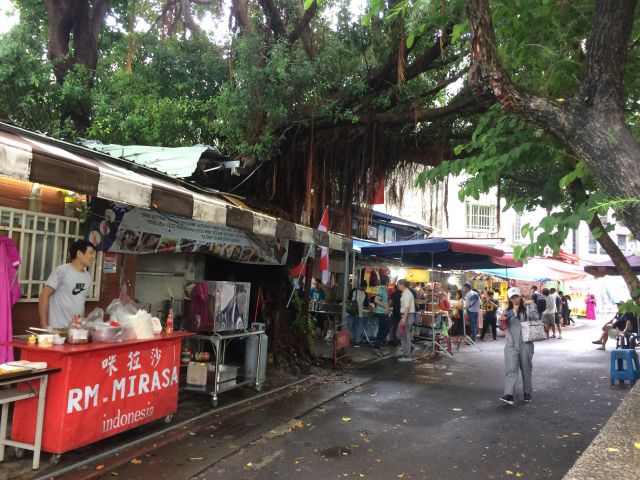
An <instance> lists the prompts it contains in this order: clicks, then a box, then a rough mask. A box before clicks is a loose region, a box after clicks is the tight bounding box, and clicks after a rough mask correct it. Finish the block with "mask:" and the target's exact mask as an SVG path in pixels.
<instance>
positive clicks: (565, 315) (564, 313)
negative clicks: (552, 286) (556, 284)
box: [558, 290, 570, 327]
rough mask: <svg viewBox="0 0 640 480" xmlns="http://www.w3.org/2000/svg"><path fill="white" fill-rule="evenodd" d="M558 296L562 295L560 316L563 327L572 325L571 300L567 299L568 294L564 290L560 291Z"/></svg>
mask: <svg viewBox="0 0 640 480" xmlns="http://www.w3.org/2000/svg"><path fill="white" fill-rule="evenodd" d="M558 296H559V297H560V317H561V322H560V323H561V324H562V326H563V327H568V326H569V325H570V322H569V301H568V300H567V296H566V295H565V294H564V293H563V292H562V291H560V290H559V291H558Z"/></svg>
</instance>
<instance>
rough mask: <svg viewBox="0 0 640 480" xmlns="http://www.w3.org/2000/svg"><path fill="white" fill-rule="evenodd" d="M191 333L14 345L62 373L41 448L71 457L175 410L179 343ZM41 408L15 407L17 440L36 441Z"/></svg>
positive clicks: (50, 391) (54, 380) (53, 382)
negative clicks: (35, 419)
mask: <svg viewBox="0 0 640 480" xmlns="http://www.w3.org/2000/svg"><path fill="white" fill-rule="evenodd" d="M189 335H192V334H191V333H187V332H174V333H172V334H165V333H162V334H159V335H155V336H154V338H153V339H149V340H129V341H125V342H122V343H87V344H82V345H69V344H65V345H61V346H53V347H50V348H42V347H37V346H29V345H27V342H26V341H21V340H16V341H14V343H13V346H14V347H16V348H19V349H21V350H22V355H21V358H22V359H23V360H30V361H42V362H47V364H48V367H50V368H60V369H61V371H60V372H59V373H55V374H53V375H51V376H50V377H49V385H48V388H47V398H46V403H45V412H44V425H45V427H44V431H43V435H42V450H44V451H47V452H51V453H56V454H60V453H64V452H68V451H70V450H73V449H75V448H78V447H81V446H83V445H88V444H90V443H93V442H96V441H98V440H102V439H103V438H107V437H110V436H112V435H115V434H118V433H121V432H123V431H125V430H128V429H130V428H134V427H137V426H140V425H143V424H145V423H148V422H151V421H153V420H156V419H159V418H162V417H167V416H169V415H172V414H173V413H175V412H176V410H177V408H178V378H179V375H180V346H181V341H182V339H183V338H184V337H186V336H189ZM36 408H37V399H32V400H25V401H22V402H20V403H18V404H16V406H15V409H14V413H13V432H12V440H14V441H18V442H24V443H33V441H34V436H35V428H34V425H33V415H34V412H35V411H36Z"/></svg>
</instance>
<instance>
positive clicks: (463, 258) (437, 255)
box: [362, 238, 518, 352]
mask: <svg viewBox="0 0 640 480" xmlns="http://www.w3.org/2000/svg"><path fill="white" fill-rule="evenodd" d="M362 253H364V254H367V255H374V256H377V257H380V258H386V259H391V260H395V261H399V262H400V263H401V264H404V263H405V262H406V263H408V264H410V265H420V266H423V267H427V268H429V269H430V270H431V271H432V272H433V271H435V270H447V269H449V270H475V269H478V268H489V267H495V266H502V267H503V268H511V267H514V266H516V265H518V262H515V261H514V260H513V258H511V257H508V256H505V255H504V252H503V251H502V250H499V249H497V248H492V247H486V246H483V245H478V244H471V243H464V242H458V241H450V240H446V239H444V238H428V239H425V240H409V241H403V242H394V243H387V244H384V245H376V246H370V247H363V248H362ZM431 292H432V295H431V299H430V301H429V305H430V306H431V307H430V308H429V309H427V310H430V311H425V314H424V316H421V318H420V320H421V323H420V324H417V326H418V327H422V326H425V327H430V328H431V335H430V338H429V339H430V342H431V344H432V348H433V350H434V352H438V351H439V352H445V351H448V343H447V342H446V339H444V338H442V336H441V335H439V334H438V331H439V326H438V325H437V321H436V318H440V319H442V318H443V317H444V315H443V314H444V313H446V312H439V311H436V309H437V307H436V306H437V305H438V303H437V301H436V299H435V290H434V289H431ZM438 314H440V315H438ZM423 319H424V320H423ZM440 321H442V320H440ZM463 325H464V324H463ZM463 333H464V337H466V331H465V332H463Z"/></svg>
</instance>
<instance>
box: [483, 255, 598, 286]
mask: <svg viewBox="0 0 640 480" xmlns="http://www.w3.org/2000/svg"><path fill="white" fill-rule="evenodd" d="M585 270H586V269H583V268H582V267H581V266H580V265H575V264H573V263H567V262H563V261H562V260H558V259H556V258H546V257H545V258H530V259H529V261H528V262H527V264H526V265H524V266H522V267H519V268H512V269H511V270H509V271H508V272H505V270H504V269H502V268H493V269H480V270H478V271H479V272H481V273H488V274H491V275H495V276H497V277H503V278H513V279H516V280H529V281H532V282H547V281H549V280H558V281H563V282H564V281H570V280H586V279H588V278H589V275H588V274H587V273H586V272H585Z"/></svg>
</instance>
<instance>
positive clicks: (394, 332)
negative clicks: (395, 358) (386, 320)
mask: <svg viewBox="0 0 640 480" xmlns="http://www.w3.org/2000/svg"><path fill="white" fill-rule="evenodd" d="M400 297H402V292H401V291H400V288H399V287H398V284H397V283H396V285H395V288H394V289H393V293H392V294H391V295H390V296H389V299H390V300H391V330H390V332H389V336H390V340H389V345H391V346H394V347H397V346H399V345H400V337H398V324H399V323H400Z"/></svg>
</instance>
